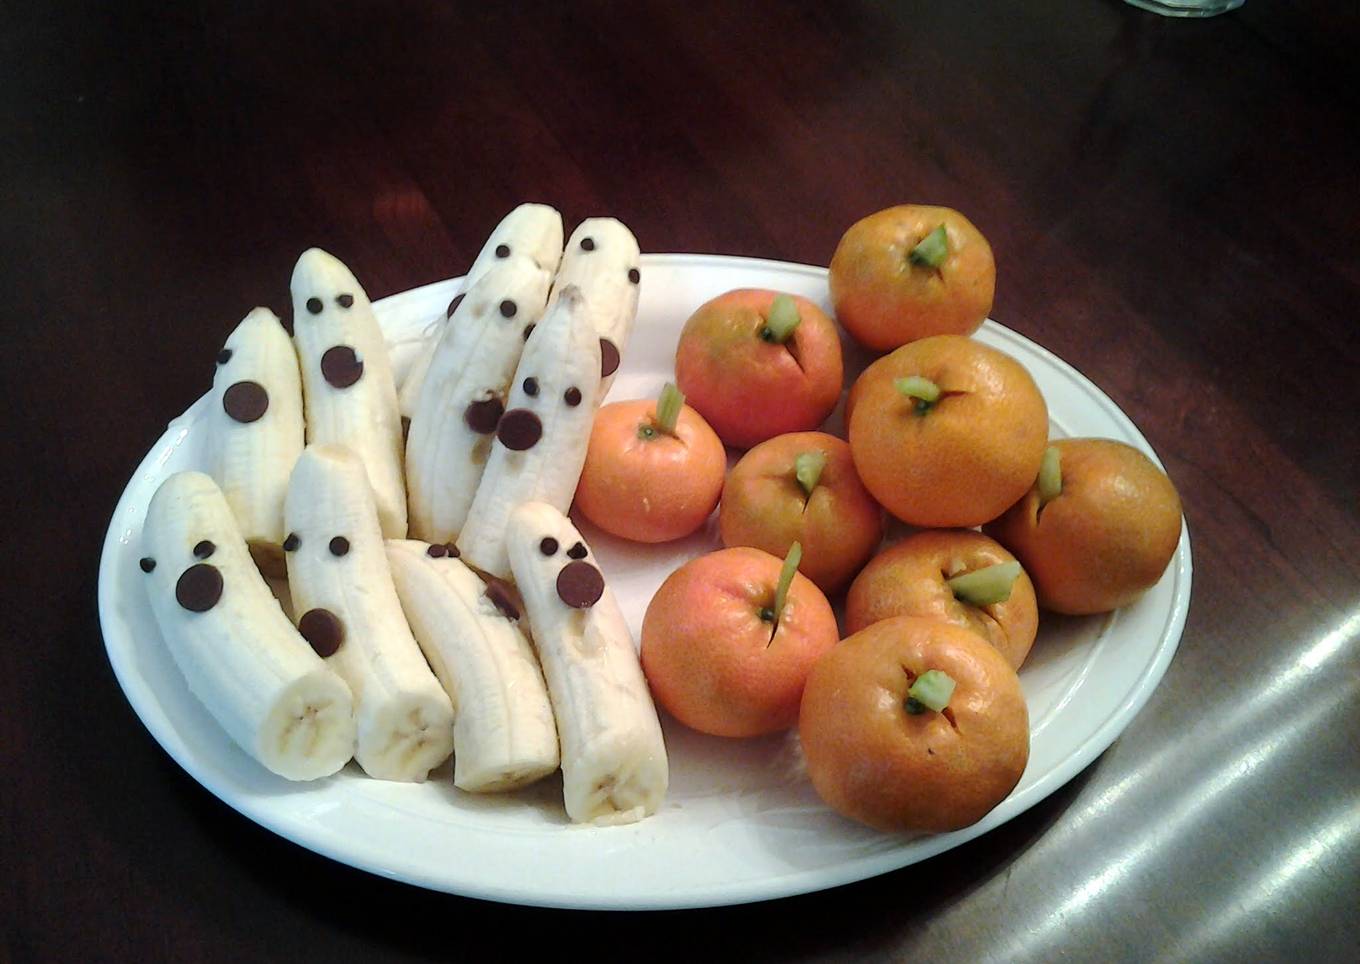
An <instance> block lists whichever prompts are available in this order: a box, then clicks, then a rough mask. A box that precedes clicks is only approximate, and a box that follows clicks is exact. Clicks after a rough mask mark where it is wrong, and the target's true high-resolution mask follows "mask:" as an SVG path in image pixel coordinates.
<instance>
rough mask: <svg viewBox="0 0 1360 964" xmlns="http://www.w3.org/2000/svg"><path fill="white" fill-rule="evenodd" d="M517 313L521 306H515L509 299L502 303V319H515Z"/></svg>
mask: <svg viewBox="0 0 1360 964" xmlns="http://www.w3.org/2000/svg"><path fill="white" fill-rule="evenodd" d="M517 311H519V305H517V304H515V303H514V302H513V301H511V300H510V299H509V298H506V299H505V300H504V301H502V302H501V317H502V318H513V317H515V312H517Z"/></svg>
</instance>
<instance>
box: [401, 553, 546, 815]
mask: <svg viewBox="0 0 1360 964" xmlns="http://www.w3.org/2000/svg"><path fill="white" fill-rule="evenodd" d="M387 560H388V564H389V565H390V566H391V569H392V580H393V582H394V583H396V587H397V595H398V596H399V597H400V599H401V605H402V608H403V609H404V610H405V612H406V618H407V621H408V622H409V623H410V624H411V630H412V631H413V632H414V633H415V637H416V641H417V642H419V643H420V648H421V649H422V650H424V652H425V658H426V659H427V660H429V663H430V666H431V667H432V668H433V669H434V672H435V675H436V676H438V677H439V681H440V683H442V684H443V686H444V690H445V692H447V693H448V694H449V698H450V699H451V700H452V702H453V710H454V725H453V783H454V786H456V787H458V788H459V789H462V790H468V791H472V792H491V791H498V790H510V789H513V788H515V787H521V786H524V785H526V784H529V783H533V782H534V781H535V780H538V779H540V778H542V777H544V776H547V775H548V774H549V773H552V772H553V771H554V770H556V769H557V766H558V762H559V758H558V749H557V724H556V723H555V722H554V720H553V712H552V705H551V704H550V703H549V701H548V690H547V687H546V686H545V685H544V682H543V673H542V671H541V670H540V669H539V666H538V659H537V657H535V656H534V652H533V649H532V648H531V647H530V645H529V640H528V639H527V638H525V635H524V633H523V632H521V631H520V628H519V623H518V615H517V614H515V613H513V611H507V609H508V607H509V605H511V604H510V603H508V602H506V601H504V600H502V601H501V602H500V604H499V605H498V604H497V602H496V601H495V600H493V598H492V596H491V595H489V594H488V591H487V586H486V584H485V583H483V582H482V580H481V579H479V578H478V577H477V575H476V573H474V572H473V571H472V570H471V569H469V568H468V567H467V566H465V565H463V563H462V562H460V561H459V560H458V559H456V558H454V557H453V556H451V555H449V554H448V550H447V548H446V547H445V546H442V545H434V546H430V545H428V544H427V543H424V542H415V541H408V540H389V541H388V543H387ZM502 607H505V608H502ZM512 615H514V617H515V618H511V617H512Z"/></svg>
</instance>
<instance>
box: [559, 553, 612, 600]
mask: <svg viewBox="0 0 1360 964" xmlns="http://www.w3.org/2000/svg"><path fill="white" fill-rule="evenodd" d="M603 595H604V576H602V575H600V570H598V569H596V568H595V567H594V566H592V565H591V564H590V563H588V562H569V563H567V564H566V565H565V566H563V567H562V571H561V572H559V573H558V574H557V598H558V599H560V600H562V601H563V602H564V603H566V604H567V605H568V606H570V607H571V608H572V609H589V608H590V607H591V606H593V605H595V604H596V603H597V602H599V601H600V597H601V596H603Z"/></svg>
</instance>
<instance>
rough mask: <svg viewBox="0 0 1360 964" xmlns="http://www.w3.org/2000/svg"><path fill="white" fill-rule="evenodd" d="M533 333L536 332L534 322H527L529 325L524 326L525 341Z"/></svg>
mask: <svg viewBox="0 0 1360 964" xmlns="http://www.w3.org/2000/svg"><path fill="white" fill-rule="evenodd" d="M533 333H534V326H533V324H532V323H530V324H527V325H525V326H524V340H525V341H528V340H529V336H530V335H532V334H533Z"/></svg>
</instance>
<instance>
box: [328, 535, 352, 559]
mask: <svg viewBox="0 0 1360 964" xmlns="http://www.w3.org/2000/svg"><path fill="white" fill-rule="evenodd" d="M330 550H331V555H333V556H343V555H345V554H346V553H347V552H349V540H348V539H346V538H345V537H344V536H336V537H335V538H334V539H332V540H331V541H330Z"/></svg>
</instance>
